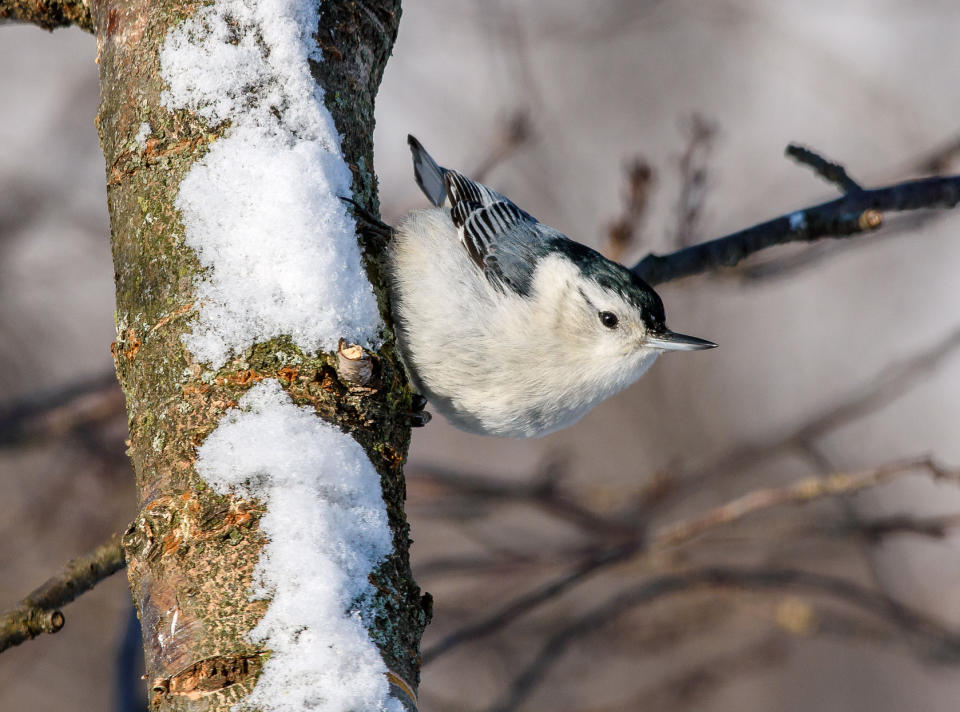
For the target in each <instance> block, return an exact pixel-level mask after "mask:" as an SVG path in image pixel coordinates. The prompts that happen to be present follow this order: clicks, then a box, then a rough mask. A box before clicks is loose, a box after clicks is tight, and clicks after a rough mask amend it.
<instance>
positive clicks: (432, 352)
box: [381, 136, 716, 438]
mask: <svg viewBox="0 0 960 712" xmlns="http://www.w3.org/2000/svg"><path fill="white" fill-rule="evenodd" d="M407 142H408V144H409V146H410V150H411V153H412V156H413V168H414V177H415V179H416V181H417V184H418V185H419V186H420V189H421V190H422V191H423V193H424V195H426V197H427V199H428V200H429V201H430V203H431V204H432V207H430V208H428V209H417V210H413V211H412V212H410V213H409V214H408V215H407V216H406V217H405V218H404V219H403V220H402V221H401V222H400V224H399V225H398V226H397V227H396V228H395V229H394V228H389V227H387V226H385V227H387V229H388V230H389V231H390V238H389V242H388V247H387V262H388V275H389V281H390V294H391V304H392V306H391V311H392V317H393V321H394V325H395V327H396V333H397V344H398V346H399V352H400V356H401V359H402V361H403V364H404V366H405V368H406V371H407V375H408V376H409V379H410V382H411V384H412V385H413V387H414V388H415V389H416V391H417V392H418V393H419V394H420V396H422V397H418V398H417V401H418V403H417V404H416V405H417V406H419V407H421V408H422V406H423V405H424V404H425V402H429V403H430V404H431V407H432V409H434V410H436V411H438V412H439V413H441V414H442V415H443V416H444V417H445V418H446V419H447V420H448V421H449V422H450V423H452V424H453V425H454V426H456V427H458V428H460V429H462V430H465V431H467V432H471V433H477V434H482V435H492V436H502V437H513V438H530V437H538V436H542V435H546V434H548V433H551V432H554V431H556V430H560V429H562V428H566V427H568V426H570V425H573V424H574V423H576V422H577V421H578V420H580V418H582V417H583V416H584V415H585V414H586V413H587V412H588V411H590V410H591V409H592V408H593V407H594V406H596V405H597V404H598V403H600V402H601V401H603V400H604V399H606V398H608V397H609V396H611V395H613V394H615V393H617V392H618V391H620V390H622V389H624V388H626V387H627V386H629V385H631V384H632V383H634V382H635V381H636V380H637V379H639V378H640V377H641V376H642V375H643V374H644V373H645V372H646V371H647V369H648V368H649V367H650V366H651V364H652V363H653V362H654V360H656V358H657V356H658V355H660V354H661V353H662V352H664V351H697V350H701V349H710V348H714V347H715V346H716V344H715V343H713V342H711V341H706V340H704V339H700V338H697V337H693V336H686V335H683V334H678V333H675V332H673V331H671V330H670V329H668V328H667V326H666V317H665V314H664V308H663V301H662V300H661V299H660V296H659V295H658V294H657V293H656V292H655V291H654V290H653V288H652V287H651V286H650V285H648V284H647V283H646V282H644V281H643V280H642V279H640V278H639V277H638V276H637V275H636V274H634V273H633V272H631V271H630V270H629V269H627V268H625V267H623V266H622V265H620V264H617V263H616V262H613V261H611V260H608V259H607V258H605V257H604V256H602V255H601V254H600V253H599V252H596V251H595V250H593V249H591V248H589V247H587V246H586V245H583V244H581V243H579V242H576V241H574V240H571V239H570V238H569V237H567V236H566V235H564V234H562V233H561V232H559V231H557V230H555V229H553V228H551V227H548V226H547V225H544V224H543V223H541V222H539V221H538V220H536V219H535V218H534V217H533V216H531V215H530V214H529V213H527V212H526V211H524V210H522V209H521V208H519V207H518V206H517V205H516V204H515V203H514V202H513V201H512V200H510V199H509V198H507V197H506V196H504V195H502V194H500V193H498V192H496V191H494V190H492V189H491V188H488V187H487V186H485V185H483V184H481V183H479V182H477V181H474V180H471V179H470V178H468V177H467V176H465V175H463V174H462V173H459V172H457V171H454V170H451V169H449V168H443V167H441V166H440V165H439V164H438V163H437V162H436V161H435V160H434V159H433V158H432V157H431V156H430V154H429V153H428V152H427V151H426V149H425V148H424V147H423V145H422V144H421V143H420V142H419V141H418V140H417V139H416V138H414V137H413V136H408V137H407ZM381 225H382V224H381ZM423 399H426V401H424V400H423ZM415 407H416V406H415ZM424 415H427V414H426V413H424Z"/></svg>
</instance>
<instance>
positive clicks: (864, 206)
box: [632, 176, 960, 285]
mask: <svg viewBox="0 0 960 712" xmlns="http://www.w3.org/2000/svg"><path fill="white" fill-rule="evenodd" d="M958 202H960V176H947V177H942V178H941V177H936V178H926V179H923V180H916V181H908V182H904V183H897V184H896V185H891V186H887V187H884V188H874V189H871V190H860V191H855V192H851V193H847V194H846V195H844V196H843V197H842V198H838V199H837V200H833V201H830V202H828V203H821V204H819V205H814V206H812V207H809V208H802V209H800V210H796V211H794V212H792V213H789V214H788V215H781V216H780V217H778V218H774V219H773V220H768V221H767V222H763V223H760V224H759V225H754V226H753V227H749V228H746V229H745V230H740V231H738V232H735V233H732V234H730V235H727V236H726V237H721V238H717V239H716V240H710V241H708V242H702V243H700V244H698V245H693V246H691V247H686V248H684V249H682V250H677V251H676V252H672V253H670V254H667V255H656V254H653V253H651V254H649V255H647V256H646V257H644V258H643V259H642V260H640V262H638V263H637V264H636V265H634V266H633V268H632V271H633V272H634V273H635V274H636V275H637V276H638V277H640V278H642V279H644V280H645V281H647V282H649V283H650V284H654V285H656V284H660V283H662V282H669V281H671V280H674V279H680V278H681V277H689V276H691V275H694V274H699V273H701V272H706V271H709V270H714V269H717V268H719V267H733V266H734V265H736V264H738V263H739V262H740V261H741V260H744V259H746V258H747V257H749V256H751V255H752V254H754V253H756V252H759V251H760V250H763V249H766V248H768V247H773V246H775V245H785V244H787V243H790V242H812V241H814V240H818V239H820V238H823V237H838V238H839V237H850V236H851V235H858V234H860V233H864V232H870V231H872V230H875V229H876V228H878V227H880V225H881V223H882V222H883V218H882V213H883V212H900V211H906V210H919V209H922V208H952V207H954V206H956V205H957V203H958Z"/></svg>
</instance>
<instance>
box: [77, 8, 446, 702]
mask: <svg viewBox="0 0 960 712" xmlns="http://www.w3.org/2000/svg"><path fill="white" fill-rule="evenodd" d="M199 6H200V3H198V2H177V1H174V0H166V1H164V2H148V1H147V0H107V1H106V2H102V3H99V4H97V5H96V7H95V8H94V23H95V26H96V35H97V42H98V60H99V65H100V79H101V103H100V109H99V113H98V116H97V124H98V128H99V132H100V141H101V145H102V148H103V153H104V156H105V158H106V166H107V195H108V202H109V209H110V219H111V244H112V248H113V257H114V265H115V272H116V274H115V277H116V289H117V313H116V325H117V341H116V343H115V344H114V346H113V353H114V358H115V361H116V366H117V373H118V374H119V377H120V381H121V384H122V385H123V389H124V392H125V394H126V399H127V411H128V417H129V426H130V443H129V451H128V453H129V455H130V457H131V460H132V462H133V466H134V470H135V473H136V483H137V491H138V496H139V508H140V509H139V514H138V516H137V518H136V520H135V522H134V523H133V524H132V525H131V527H130V528H129V529H128V531H127V532H126V535H125V537H124V549H125V552H126V556H127V562H128V575H129V579H130V584H131V588H132V590H133V594H134V599H135V601H136V603H137V606H138V610H139V612H140V617H141V623H142V626H143V632H144V648H145V652H146V669H147V678H148V684H149V685H150V690H151V692H150V699H151V708H152V709H164V710H213V709H226V708H228V707H229V705H231V704H233V703H235V702H237V701H238V700H240V699H242V698H243V697H244V696H245V695H246V694H247V693H248V692H249V691H250V690H251V689H252V687H253V685H254V684H255V682H256V678H257V674H258V672H259V670H260V668H261V666H262V663H263V661H264V659H265V656H266V655H267V654H268V651H266V650H263V649H260V648H258V647H256V646H253V645H251V644H250V643H248V642H246V641H245V638H244V636H245V634H246V633H247V631H249V630H250V629H251V628H252V627H253V626H254V625H255V624H256V623H257V621H258V619H259V618H260V616H261V615H262V614H263V612H264V610H265V607H266V603H265V602H263V601H253V602H251V601H250V600H248V587H249V585H250V582H251V572H252V570H253V567H254V564H255V563H256V561H257V556H258V553H259V550H260V548H261V546H262V544H263V538H262V536H261V535H260V533H259V529H258V520H259V517H260V516H261V515H262V513H263V509H262V507H261V505H260V504H259V503H258V502H256V501H243V500H239V499H235V498H231V497H221V496H218V495H216V494H214V493H213V492H211V491H210V490H209V489H208V488H206V487H205V485H204V483H203V481H202V480H201V479H200V478H199V477H198V476H197V474H196V472H195V471H194V468H193V462H194V458H195V450H196V447H197V446H198V445H199V444H200V443H202V442H203V440H204V438H205V437H206V436H207V435H208V434H209V433H210V432H211V431H212V430H213V429H214V428H215V427H216V425H217V423H218V421H219V420H220V418H221V416H222V415H223V414H224V412H225V411H226V410H227V409H228V408H230V407H232V406H234V405H235V404H236V403H237V400H238V399H239V397H240V396H241V395H242V393H243V392H244V391H245V390H246V389H247V388H249V387H250V386H252V385H253V384H254V383H256V382H257V381H259V380H262V379H264V378H276V379H278V380H279V381H280V383H281V384H283V386H284V387H285V389H286V390H287V392H288V393H289V394H290V396H291V397H292V398H293V400H294V402H296V403H297V404H310V405H311V406H313V407H314V408H315V409H316V411H317V413H318V414H319V415H320V416H321V417H323V418H324V419H326V420H328V421H330V422H333V423H335V424H336V425H337V426H339V427H340V428H341V429H343V430H345V431H347V432H349V433H351V434H352V435H353V436H354V437H355V438H356V439H357V441H358V442H359V443H360V444H361V445H362V446H363V447H364V449H365V450H366V452H367V454H368V455H369V457H370V460H371V461H372V462H373V464H374V466H375V467H376V468H377V470H378V471H379V473H380V475H381V482H382V487H383V496H384V500H385V501H386V503H387V511H388V514H389V518H390V525H391V528H392V531H393V536H394V545H395V553H394V555H393V556H392V557H391V558H390V559H389V560H388V561H387V562H386V563H385V564H384V565H382V566H381V567H380V568H379V569H378V570H377V572H376V573H375V574H374V576H373V579H374V584H375V587H376V589H377V591H378V597H377V601H376V606H377V611H378V614H377V619H376V624H375V626H374V628H373V629H372V630H371V634H372V636H373V637H374V640H376V642H377V644H378V645H379V646H380V648H381V651H382V653H383V657H384V660H385V662H386V664H387V666H388V667H389V668H390V669H391V670H392V671H393V672H394V673H396V674H397V675H399V676H400V677H401V678H403V679H405V680H406V681H407V682H409V683H411V684H412V685H414V686H415V685H416V683H417V681H418V678H419V675H418V670H419V641H420V635H421V633H422V631H423V627H424V626H425V624H426V622H427V618H428V616H429V613H428V605H426V604H427V603H428V601H429V599H428V598H424V599H421V596H420V591H419V589H418V588H417V586H416V584H415V583H414V582H413V579H412V577H411V573H410V567H409V561H408V555H407V552H408V548H409V536H408V527H407V523H406V519H405V516H404V512H403V501H404V497H405V487H404V480H403V475H402V465H403V462H404V459H405V457H406V452H407V446H408V443H409V427H408V425H407V423H406V422H405V419H404V416H403V414H404V413H405V412H407V411H408V410H409V399H410V392H409V389H408V388H407V387H406V381H405V378H404V375H403V371H402V369H401V367H400V365H399V362H398V360H397V357H396V353H395V350H394V348H393V345H392V343H387V344H386V345H385V346H384V347H383V348H382V349H381V350H380V351H379V352H378V353H376V354H373V355H372V358H373V361H374V364H375V369H374V376H375V378H374V380H373V381H372V382H371V383H369V384H367V385H366V386H362V387H360V386H356V385H351V384H350V383H349V382H348V381H347V380H346V379H344V378H342V377H341V375H340V373H339V372H338V368H337V365H338V360H337V357H336V355H335V354H323V355H320V356H317V357H308V356H306V355H304V354H303V353H302V352H301V351H300V350H299V349H298V348H296V347H295V346H293V345H292V343H290V342H289V341H287V340H284V339H277V340H272V341H269V342H266V343H261V344H257V345H256V346H254V347H253V348H252V349H250V350H248V351H247V352H246V353H245V354H244V356H243V357H242V358H237V359H234V360H233V361H231V362H229V363H228V364H227V365H226V366H225V367H223V368H221V369H219V370H216V371H211V370H208V369H206V368H205V367H204V366H202V365H201V364H199V363H197V362H195V361H194V360H193V359H192V358H191V356H190V354H189V353H187V352H186V351H185V349H184V347H183V346H182V344H181V342H180V337H181V335H182V334H183V333H184V331H185V330H187V329H188V328H189V323H190V319H191V315H192V314H193V313H194V304H193V298H194V297H193V284H194V278H195V276H196V274H197V272H198V269H199V265H198V263H197V260H196V258H195V256H194V254H193V252H192V251H191V250H190V249H189V248H187V247H186V246H185V245H184V241H183V235H184V231H183V227H182V225H181V224H180V221H179V218H178V215H177V212H176V210H175V209H174V207H173V205H174V200H175V198H176V195H177V191H178V188H179V185H180V181H181V179H182V178H183V176H184V174H185V173H186V172H187V170H188V169H189V168H190V166H191V164H192V163H193V162H194V161H195V160H197V159H198V158H199V157H200V156H202V155H203V154H204V153H205V151H207V150H208V147H209V146H210V144H211V143H212V142H214V141H216V140H217V139H218V134H217V131H215V130H211V128H210V127H208V126H205V125H204V124H203V123H202V122H201V121H199V120H198V119H197V118H196V117H195V116H192V115H190V114H189V113H187V112H176V113H171V112H170V111H169V110H167V109H166V108H164V107H162V106H160V92H161V91H162V89H163V86H162V81H161V79H160V71H159V70H160V67H159V60H158V49H159V47H160V46H161V44H162V42H163V40H164V37H165V35H166V33H167V30H168V28H170V27H171V26H172V25H173V24H175V23H177V22H178V21H180V20H182V19H183V18H185V17H188V16H189V15H191V14H192V12H193V11H194V10H195V9H196V8H197V7H199ZM399 15H400V7H399V0H378V1H377V2H364V3H360V2H350V1H348V0H340V1H338V2H332V1H330V2H327V3H324V6H323V18H322V20H321V27H320V28H319V31H318V37H321V38H323V40H322V42H323V49H324V56H325V58H326V61H325V62H324V63H322V64H319V65H316V66H315V67H314V68H313V69H314V76H315V77H316V78H317V80H318V81H319V82H320V83H321V84H322V85H323V86H324V88H325V90H326V97H327V104H328V106H329V108H330V109H331V111H332V113H333V116H334V119H335V120H336V123H337V127H338V128H339V130H340V131H341V132H342V133H343V135H344V142H343V150H344V153H345V156H346V158H347V160H348V162H349V163H350V164H351V168H352V169H353V171H354V188H355V192H356V197H357V199H358V200H359V201H361V202H364V203H367V204H370V203H372V202H374V200H375V198H374V196H375V192H376V185H375V179H374V177H373V174H372V169H371V166H372V133H373V101H374V96H375V93H376V89H377V86H378V84H379V81H380V76H381V73H382V70H383V67H384V64H385V63H386V60H387V57H388V56H389V53H390V50H391V47H392V44H393V41H394V38H395V36H396V31H397V25H398V22H399ZM142 122H149V123H150V126H151V127H152V129H153V136H152V137H151V138H150V140H148V141H147V142H146V146H145V147H144V148H141V147H139V146H138V145H137V144H136V142H135V141H134V136H135V135H136V133H137V130H138V128H139V126H140V124H141V123H142ZM375 248H376V246H374V245H369V246H368V251H367V256H368V272H369V274H370V277H371V280H372V282H373V284H374V287H375V290H376V291H377V294H378V295H379V296H380V305H381V309H382V311H383V313H384V314H385V315H386V314H387V310H386V306H387V305H386V301H385V296H384V295H385V290H384V289H383V284H382V278H381V271H380V268H379V266H378V260H377V254H376V249H375ZM174 620H176V624H175V625H174Z"/></svg>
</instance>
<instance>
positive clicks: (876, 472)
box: [650, 458, 960, 548]
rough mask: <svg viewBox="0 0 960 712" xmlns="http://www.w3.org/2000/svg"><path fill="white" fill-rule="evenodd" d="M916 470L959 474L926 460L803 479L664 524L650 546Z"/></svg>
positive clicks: (675, 543)
mask: <svg viewBox="0 0 960 712" xmlns="http://www.w3.org/2000/svg"><path fill="white" fill-rule="evenodd" d="M920 469H924V470H927V471H928V472H929V473H930V474H932V475H933V477H934V479H937V480H942V479H948V478H949V479H951V480H953V481H960V471H947V470H946V469H944V468H942V467H939V466H937V465H936V464H935V463H934V462H933V461H932V460H930V459H929V458H921V459H916V460H911V461H907V462H902V463H894V464H890V465H885V466H883V467H876V468H872V469H869V470H862V471H860V472H850V473H845V472H837V473H834V474H831V475H829V476H826V477H807V478H804V479H802V480H800V481H798V482H795V483H794V484H792V485H788V486H786V487H771V488H768V489H759V490H754V491H752V492H750V493H748V494H746V495H744V496H743V497H738V498H737V499H734V500H731V501H729V502H726V503H725V504H722V505H720V506H719V507H714V508H713V509H709V510H707V511H706V512H704V513H702V514H699V515H697V516H696V517H693V518H692V519H687V520H684V521H680V522H674V523H673V524H668V525H666V526H664V527H662V528H661V529H659V530H658V531H656V532H655V533H654V535H653V536H652V538H651V540H650V546H651V547H656V548H660V547H670V546H679V545H681V544H685V543H686V542H688V541H690V540H691V539H694V538H696V537H698V536H700V535H701V534H703V533H704V532H706V531H708V530H710V529H713V528H715V527H718V526H722V525H725V524H730V523H732V522H735V521H737V520H739V519H743V518H744V517H746V516H748V515H750V514H754V513H756V512H759V511H761V510H764V509H770V508H773V507H781V506H784V505H798V504H806V503H808V502H812V501H814V500H818V499H824V498H826V497H836V496H839V495H849V494H854V493H855V492H859V491H861V490H863V489H866V488H868V487H875V486H877V485H880V484H883V483H884V482H889V481H890V480H892V479H894V478H896V477H899V476H901V475H904V474H909V473H911V472H916V471H917V470H920Z"/></svg>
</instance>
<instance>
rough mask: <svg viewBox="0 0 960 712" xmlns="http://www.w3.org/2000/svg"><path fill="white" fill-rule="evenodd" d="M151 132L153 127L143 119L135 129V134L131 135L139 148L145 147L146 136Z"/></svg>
mask: <svg viewBox="0 0 960 712" xmlns="http://www.w3.org/2000/svg"><path fill="white" fill-rule="evenodd" d="M152 133H153V129H151V128H150V124H148V123H147V122H146V121H144V122H143V123H142V124H140V128H139V129H137V135H136V136H134V137H133V140H134V142H135V143H136V144H137V146H139V147H140V149H141V150H142V149H144V148H146V147H147V136H149V135H150V134H152Z"/></svg>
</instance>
